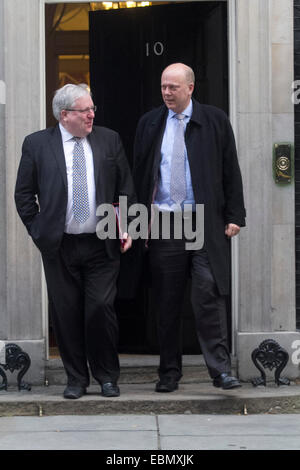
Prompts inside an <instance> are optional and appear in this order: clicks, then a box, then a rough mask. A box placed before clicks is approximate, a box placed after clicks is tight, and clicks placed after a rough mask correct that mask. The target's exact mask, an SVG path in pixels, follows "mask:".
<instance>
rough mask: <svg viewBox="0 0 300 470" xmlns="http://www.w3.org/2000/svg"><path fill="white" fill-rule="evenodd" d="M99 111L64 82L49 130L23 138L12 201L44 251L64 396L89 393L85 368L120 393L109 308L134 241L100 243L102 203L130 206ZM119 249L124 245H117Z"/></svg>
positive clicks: (116, 142)
mask: <svg viewBox="0 0 300 470" xmlns="http://www.w3.org/2000/svg"><path fill="white" fill-rule="evenodd" d="M95 111H96V106H94V103H93V100H92V98H91V95H90V93H89V91H88V88H87V86H86V85H71V84H68V85H65V86H64V87H62V88H60V89H59V90H57V91H56V93H55V95H54V98H53V114H54V116H55V118H56V119H57V120H58V124H57V125H56V126H55V127H54V128H49V129H45V130H42V131H39V132H35V133H34V134H31V135H29V136H27V137H26V138H25V140H24V143H23V147H22V157H21V161H20V166H19V170H18V176H17V182H16V189H15V201H16V206H17V210H18V213H19V215H20V217H21V219H22V221H23V223H24V224H25V226H26V228H27V230H28V232H29V234H30V236H31V237H32V239H33V241H34V243H35V244H36V246H37V247H38V248H39V250H40V251H41V255H42V259H43V265H44V270H45V276H46V281H47V288H48V297H49V305H50V306H51V318H52V324H53V329H54V332H55V336H56V340H57V344H58V347H59V350H60V354H61V358H62V361H63V364H64V367H65V371H66V374H67V387H66V389H65V390H64V397H65V398H71V399H76V398H80V397H81V396H82V395H84V394H85V393H86V388H87V387H88V385H89V382H90V378H89V369H88V366H89V368H90V371H91V374H92V375H93V377H94V378H95V379H96V381H97V382H98V383H99V384H100V386H101V393H102V395H103V396H106V397H115V396H119V394H120V391H119V387H118V385H117V381H118V378H119V359H118V352H117V340H118V324H117V318H116V313H115V310H114V300H115V295H116V281H117V277H118V272H119V257H120V249H121V251H122V252H125V251H127V250H128V249H129V248H130V246H131V239H130V237H128V236H127V234H124V238H125V242H124V243H123V245H122V246H121V245H120V243H119V241H118V240H117V239H112V238H108V239H106V240H100V239H99V238H98V237H97V235H96V226H97V223H98V220H99V217H97V215H96V210H97V207H98V206H99V205H101V204H102V203H106V204H113V203H115V202H116V201H118V199H119V196H127V197H128V201H129V204H131V203H133V202H135V197H134V191H133V184H132V179H131V175H130V169H129V165H128V162H127V159H126V156H125V153H124V150H123V146H122V143H121V140H120V137H119V135H118V134H117V133H116V132H114V131H112V130H110V129H107V128H105V127H97V126H93V120H94V117H95ZM120 246H121V248H120Z"/></svg>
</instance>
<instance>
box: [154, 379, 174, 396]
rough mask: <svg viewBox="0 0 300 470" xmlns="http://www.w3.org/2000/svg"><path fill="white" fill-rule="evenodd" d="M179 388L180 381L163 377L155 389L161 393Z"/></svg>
mask: <svg viewBox="0 0 300 470" xmlns="http://www.w3.org/2000/svg"><path fill="white" fill-rule="evenodd" d="M177 389H178V382H176V380H174V379H162V380H160V381H159V382H157V384H156V387H155V391H156V392H161V393H168V392H174V391H175V390H177Z"/></svg>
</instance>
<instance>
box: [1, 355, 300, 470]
mask: <svg viewBox="0 0 300 470" xmlns="http://www.w3.org/2000/svg"><path fill="white" fill-rule="evenodd" d="M152 360H153V359H148V361H150V362H148V363H147V358H143V365H142V364H141V363H140V361H139V360H137V363H134V361H132V360H131V361H130V364H127V365H126V358H125V359H124V358H123V374H122V376H121V379H120V383H119V386H120V390H121V395H120V397H116V398H104V397H102V396H101V395H100V387H99V386H98V385H97V384H95V383H92V384H91V386H90V387H89V388H88V391H87V394H86V395H85V396H83V397H82V398H80V399H79V400H66V399H64V398H63V390H64V388H65V384H64V381H65V377H64V375H63V370H62V369H61V367H60V364H59V363H55V362H52V364H51V366H50V367H49V370H48V371H47V377H48V378H47V382H46V383H47V385H45V386H41V385H33V386H32V388H31V390H30V391H18V389H17V387H16V385H12V384H10V385H9V387H8V390H7V391H4V390H3V391H1V392H0V451H1V450H5V451H8V450H11V451H15V450H23V451H28V450H43V451H44V450H52V451H53V450H57V451H61V450H68V451H70V450H72V451H74V452H75V451H82V450H97V451H99V450H101V451H102V452H103V451H105V454H103V456H102V457H103V459H106V460H103V461H102V463H104V464H107V465H109V464H126V465H128V466H130V468H136V467H138V466H140V467H141V466H145V465H146V464H151V465H155V464H157V465H159V464H162V463H167V464H176V461H175V460H174V459H175V458H177V459H179V460H178V462H177V464H178V466H187V467H188V466H189V464H191V465H194V464H195V463H196V462H195V461H189V460H186V459H188V456H190V455H192V454H193V455H194V457H193V458H194V459H198V458H199V455H198V454H197V452H199V451H202V450H210V451H213V450H227V451H234V450H300V384H299V383H297V382H291V383H290V385H282V386H280V387H278V386H277V385H275V383H274V381H270V382H268V383H267V385H266V386H258V387H254V386H253V385H252V383H249V382H247V383H242V387H241V388H238V389H234V390H228V391H224V390H221V389H218V388H215V387H213V386H212V383H211V381H210V380H208V378H207V375H206V371H205V368H203V367H202V366H201V365H200V368H199V365H198V366H196V362H197V358H192V359H190V360H188V361H187V360H185V375H184V377H183V379H182V381H181V382H180V385H179V389H178V390H176V391H175V392H173V393H157V392H155V391H154V386H155V382H156V366H155V364H153V362H152ZM121 366H122V364H121ZM126 367H127V369H126ZM25 379H26V377H24V380H25ZM61 382H62V383H61ZM191 450H193V453H192V454H191V452H187V451H191ZM131 451H132V452H131ZM145 451H147V453H146V454H142V453H141V452H145ZM122 452H123V454H122ZM124 452H125V454H124ZM128 452H129V453H128ZM166 452H167V453H166ZM130 454H132V458H133V456H137V457H138V456H140V457H141V459H142V457H143V459H142V460H140V461H139V462H138V463H137V461H124V460H120V461H118V462H117V461H116V459H117V458H120V459H122V458H125V457H124V456H126V455H127V456H128V458H129V457H130ZM160 455H164V456H165V458H166V455H169V458H170V459H171V460H170V461H168V462H163V460H161V462H159V461H158V460H157V459H159V458H160V457H159V456H160ZM174 456H177V457H174ZM180 456H181V457H180ZM151 458H152V460H153V461H151ZM107 459H108V460H107ZM109 459H115V461H113V460H109ZM155 459H156V460H155ZM161 459H163V457H161ZM172 459H173V460H172ZM184 459H185V460H184Z"/></svg>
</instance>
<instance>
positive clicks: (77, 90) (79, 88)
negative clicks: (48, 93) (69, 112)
mask: <svg viewBox="0 0 300 470" xmlns="http://www.w3.org/2000/svg"><path fill="white" fill-rule="evenodd" d="M90 94H91V93H90V91H89V87H88V85H86V84H85V83H80V84H79V85H73V84H71V83H68V84H67V85H65V86H63V87H62V88H59V89H58V90H56V92H55V94H54V98H53V101H52V110H53V115H54V117H55V119H57V121H59V120H60V113H61V111H62V110H63V109H70V108H72V107H73V106H74V104H75V101H76V100H78V98H81V97H82V96H84V95H90Z"/></svg>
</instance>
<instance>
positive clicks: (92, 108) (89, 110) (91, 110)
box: [65, 106, 97, 113]
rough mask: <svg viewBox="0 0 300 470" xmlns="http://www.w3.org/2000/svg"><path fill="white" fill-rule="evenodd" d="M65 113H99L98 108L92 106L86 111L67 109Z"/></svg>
mask: <svg viewBox="0 0 300 470" xmlns="http://www.w3.org/2000/svg"><path fill="white" fill-rule="evenodd" d="M65 111H77V112H78V113H90V112H93V113H95V112H96V111H97V106H91V107H90V108H85V109H75V108H73V109H65Z"/></svg>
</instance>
